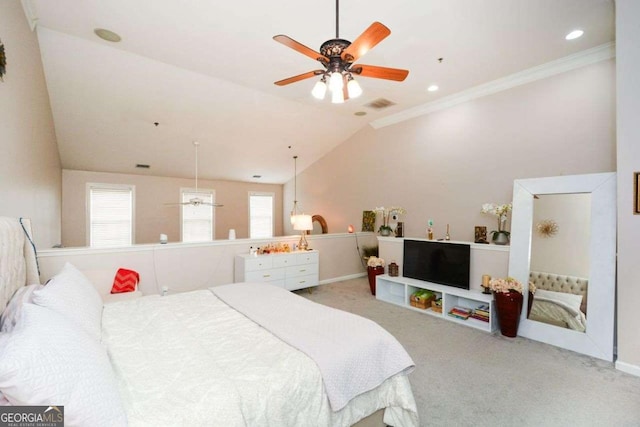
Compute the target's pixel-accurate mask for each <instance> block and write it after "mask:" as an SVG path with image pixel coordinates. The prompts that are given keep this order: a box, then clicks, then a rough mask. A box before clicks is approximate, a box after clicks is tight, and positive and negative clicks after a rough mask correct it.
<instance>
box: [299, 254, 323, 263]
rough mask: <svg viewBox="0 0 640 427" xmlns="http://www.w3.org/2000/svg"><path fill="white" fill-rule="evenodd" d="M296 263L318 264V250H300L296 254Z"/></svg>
mask: <svg viewBox="0 0 640 427" xmlns="http://www.w3.org/2000/svg"><path fill="white" fill-rule="evenodd" d="M296 264H318V252H301V253H298V254H296Z"/></svg>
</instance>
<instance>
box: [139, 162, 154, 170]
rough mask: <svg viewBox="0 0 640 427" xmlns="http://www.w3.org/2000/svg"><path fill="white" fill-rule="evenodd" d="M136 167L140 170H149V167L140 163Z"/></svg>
mask: <svg viewBox="0 0 640 427" xmlns="http://www.w3.org/2000/svg"><path fill="white" fill-rule="evenodd" d="M136 167H137V168H140V169H149V168H150V167H151V166H149V165H143V164H142V163H138V164H136Z"/></svg>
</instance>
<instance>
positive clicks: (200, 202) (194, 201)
mask: <svg viewBox="0 0 640 427" xmlns="http://www.w3.org/2000/svg"><path fill="white" fill-rule="evenodd" d="M199 145H200V143H199V142H198V141H193V146H194V147H196V189H195V191H190V193H195V194H198V146H199ZM165 205H166V206H178V205H189V206H196V207H197V206H213V207H214V208H221V207H223V206H224V205H221V204H220V203H212V202H211V201H208V200H204V199H203V198H201V197H198V196H196V197H191V198H190V199H189V200H188V201H185V202H181V203H165Z"/></svg>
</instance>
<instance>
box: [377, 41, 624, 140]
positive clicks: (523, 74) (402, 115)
mask: <svg viewBox="0 0 640 427" xmlns="http://www.w3.org/2000/svg"><path fill="white" fill-rule="evenodd" d="M615 56H616V50H615V43H606V44H603V45H600V46H596V47H594V48H591V49H587V50H584V51H582V52H578V53H574V54H573V55H569V56H565V57H564V58H560V59H556V60H555V61H551V62H547V63H546V64H542V65H538V66H536V67H533V68H529V69H527V70H524V71H520V72H518V73H515V74H511V75H509V76H506V77H502V78H500V79H497V80H493V81H490V82H488V83H484V84H481V85H478V86H475V87H472V88H471V89H467V90H464V91H462V92H458V93H455V94H453V95H449V96H446V97H444V98H441V99H439V100H437V101H433V102H427V103H426V104H422V105H418V106H415V107H412V108H408V109H406V110H404V111H400V112H399V113H396V114H392V115H390V116H387V117H383V118H381V119H378V120H374V121H372V122H371V123H369V124H370V125H371V127H373V128H374V129H380V128H383V127H386V126H390V125H393V124H396V123H400V122H404V121H405V120H409V119H413V118H415V117H419V116H424V115H426V114H430V113H433V112H436V111H440V110H444V109H447V108H450V107H453V106H456V105H459V104H462V103H465V102H468V101H471V100H473V99H477V98H481V97H483V96H487V95H493V94H494V93H497V92H501V91H504V90H507V89H511V88H514V87H517V86H521V85H524V84H527V83H531V82H534V81H536V80H541V79H546V78H547V77H551V76H555V75H556V74H561V73H564V72H566V71H570V70H574V69H576V68H581V67H584V66H587V65H591V64H595V63H596V62H600V61H604V60H607V59H611V58H614V57H615Z"/></svg>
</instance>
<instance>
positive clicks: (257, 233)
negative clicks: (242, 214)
mask: <svg viewBox="0 0 640 427" xmlns="http://www.w3.org/2000/svg"><path fill="white" fill-rule="evenodd" d="M249 236H250V238H251V239H263V238H271V237H273V193H249Z"/></svg>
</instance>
